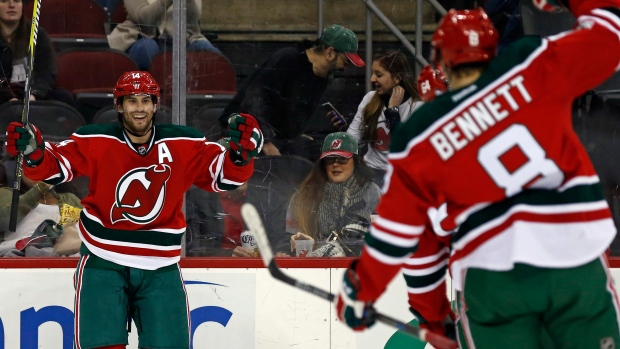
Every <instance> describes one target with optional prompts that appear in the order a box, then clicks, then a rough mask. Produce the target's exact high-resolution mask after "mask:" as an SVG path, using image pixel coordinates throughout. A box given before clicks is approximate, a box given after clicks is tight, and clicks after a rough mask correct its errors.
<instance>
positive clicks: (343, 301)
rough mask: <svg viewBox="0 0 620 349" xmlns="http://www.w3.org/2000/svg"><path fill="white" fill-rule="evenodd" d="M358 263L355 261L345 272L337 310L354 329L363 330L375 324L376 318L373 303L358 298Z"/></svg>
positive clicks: (339, 317) (340, 317) (343, 320)
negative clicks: (356, 268) (356, 267)
mask: <svg viewBox="0 0 620 349" xmlns="http://www.w3.org/2000/svg"><path fill="white" fill-rule="evenodd" d="M356 265H357V261H353V263H351V266H350V267H349V268H348V269H347V271H345V273H344V280H343V282H342V289H341V290H340V294H339V295H338V300H337V301H336V312H337V314H338V319H340V321H342V322H344V323H346V324H347V326H349V327H351V328H352V329H353V330H354V331H363V330H365V329H366V328H370V327H371V326H372V325H374V324H375V319H374V318H373V316H372V314H373V312H374V311H373V308H372V303H367V302H363V301H359V300H357V295H358V293H359V291H360V284H359V279H358V277H357V273H356V272H355V266H356Z"/></svg>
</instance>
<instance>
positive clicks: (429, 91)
mask: <svg viewBox="0 0 620 349" xmlns="http://www.w3.org/2000/svg"><path fill="white" fill-rule="evenodd" d="M447 90H448V86H447V85H446V77H445V75H444V74H443V70H441V68H438V69H433V68H432V67H431V66H430V64H427V65H426V66H425V67H424V68H422V71H421V72H420V76H418V91H419V92H420V95H421V96H422V100H423V101H424V102H430V101H432V100H433V99H435V97H436V96H438V95H439V94H441V93H443V92H446V91H447Z"/></svg>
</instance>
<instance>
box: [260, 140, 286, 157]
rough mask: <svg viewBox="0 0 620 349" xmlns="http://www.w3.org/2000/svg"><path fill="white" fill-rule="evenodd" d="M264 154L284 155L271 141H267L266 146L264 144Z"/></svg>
mask: <svg viewBox="0 0 620 349" xmlns="http://www.w3.org/2000/svg"><path fill="white" fill-rule="evenodd" d="M263 154H265V155H268V156H282V154H280V150H279V149H278V148H277V147H276V146H275V145H273V143H271V142H269V143H265V146H263Z"/></svg>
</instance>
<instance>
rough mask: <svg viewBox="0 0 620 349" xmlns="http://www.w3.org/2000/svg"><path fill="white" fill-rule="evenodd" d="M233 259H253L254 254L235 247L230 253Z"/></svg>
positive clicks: (248, 250) (245, 249)
mask: <svg viewBox="0 0 620 349" xmlns="http://www.w3.org/2000/svg"><path fill="white" fill-rule="evenodd" d="M232 256H233V257H254V252H253V251H252V250H250V249H247V248H243V247H241V246H237V247H235V249H234V250H233V253H232Z"/></svg>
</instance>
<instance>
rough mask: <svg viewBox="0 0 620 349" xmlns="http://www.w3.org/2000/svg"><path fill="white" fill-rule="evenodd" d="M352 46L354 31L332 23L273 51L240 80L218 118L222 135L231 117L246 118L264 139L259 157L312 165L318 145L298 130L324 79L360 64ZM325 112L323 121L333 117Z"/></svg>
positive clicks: (313, 107)
mask: <svg viewBox="0 0 620 349" xmlns="http://www.w3.org/2000/svg"><path fill="white" fill-rule="evenodd" d="M357 43H358V40H357V36H355V33H353V32H352V31H351V30H350V29H347V28H345V27H344V26H342V25H337V24H334V25H330V26H328V27H326V28H325V29H324V30H323V32H322V33H321V35H320V36H319V37H317V38H315V39H314V40H310V39H304V40H302V41H300V42H298V43H296V44H295V45H294V46H290V47H284V48H281V49H279V50H277V51H276V52H274V53H273V54H272V55H271V57H270V58H269V59H268V60H266V61H265V62H264V63H263V64H262V65H261V66H260V67H259V68H258V69H257V70H256V71H255V72H254V73H252V75H251V76H249V77H248V78H247V79H246V80H245V81H244V84H243V86H241V88H240V89H239V91H238V92H237V94H236V95H235V97H233V99H232V100H231V101H230V102H229V103H228V105H227V106H226V108H225V109H224V111H223V112H222V113H221V114H220V116H219V122H220V125H221V127H222V131H225V130H226V128H227V127H228V117H229V116H230V115H231V114H232V113H248V114H252V115H254V116H255V117H256V119H257V121H258V123H259V125H260V129H261V131H262V132H263V135H264V140H265V144H264V146H263V150H262V153H261V154H262V155H268V156H278V155H295V156H301V157H304V158H306V159H308V160H310V161H312V162H314V161H315V160H316V159H317V157H318V155H319V154H320V152H319V151H320V147H321V143H320V141H319V140H315V139H313V138H312V137H310V136H308V135H305V134H303V132H304V130H305V128H306V125H307V124H308V121H309V120H310V118H311V117H312V115H313V114H314V112H315V111H316V110H317V108H318V107H319V105H320V104H321V102H322V98H323V93H324V92H325V91H326V89H327V86H328V84H329V83H330V79H329V77H330V76H331V75H332V74H334V73H335V72H337V71H341V70H344V69H345V68H347V67H348V66H354V67H362V66H364V61H363V60H362V59H361V58H360V57H359V56H358V55H357ZM331 80H333V79H331ZM325 112H326V115H325V116H326V118H328V119H331V118H333V116H332V114H329V113H330V112H328V111H325ZM333 122H334V121H332V123H333ZM345 124H346V120H345ZM330 128H331V127H330ZM326 131H331V129H330V130H326Z"/></svg>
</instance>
